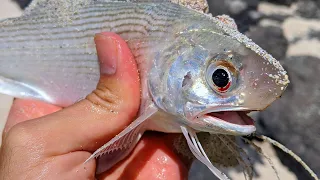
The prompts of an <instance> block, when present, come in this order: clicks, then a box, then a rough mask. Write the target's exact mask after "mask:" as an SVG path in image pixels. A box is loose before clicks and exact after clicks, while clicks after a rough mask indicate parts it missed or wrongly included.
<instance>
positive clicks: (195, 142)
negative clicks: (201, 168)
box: [181, 126, 229, 180]
mask: <svg viewBox="0 0 320 180" xmlns="http://www.w3.org/2000/svg"><path fill="white" fill-rule="evenodd" d="M181 131H182V133H183V135H184V137H185V138H186V140H187V143H188V146H189V148H190V150H191V152H192V154H193V155H194V156H195V157H196V158H197V159H198V160H199V161H201V162H202V163H203V164H205V165H206V166H207V167H208V168H209V169H210V171H211V172H212V173H213V174H214V175H215V176H216V177H217V178H219V179H220V180H228V179H229V178H228V177H227V176H226V175H225V174H223V173H222V172H221V171H220V170H219V169H217V168H216V167H214V166H213V164H212V163H211V162H210V160H209V158H208V157H207V155H206V153H205V152H204V150H203V148H202V145H201V143H200V141H199V139H198V137H197V134H196V132H195V131H194V130H193V129H190V128H187V127H185V126H181Z"/></svg>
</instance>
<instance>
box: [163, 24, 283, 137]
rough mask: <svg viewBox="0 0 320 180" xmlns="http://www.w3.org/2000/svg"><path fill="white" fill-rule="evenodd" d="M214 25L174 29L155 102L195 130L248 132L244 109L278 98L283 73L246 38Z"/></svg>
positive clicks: (250, 129) (250, 127)
mask: <svg viewBox="0 0 320 180" xmlns="http://www.w3.org/2000/svg"><path fill="white" fill-rule="evenodd" d="M213 28H215V27H213ZM213 28H208V27H207V26H205V27H204V26H200V27H199V26H197V27H196V28H195V27H193V28H191V29H188V30H187V31H186V32H183V33H180V34H179V37H177V39H180V40H179V41H180V43H177V44H179V45H178V46H179V47H177V48H175V49H178V50H177V51H178V52H177V55H176V56H175V57H174V58H175V59H174V61H173V62H172V63H171V64H170V65H169V68H168V69H169V70H168V71H167V75H166V80H165V81H164V82H163V83H164V84H163V87H165V88H164V90H163V92H165V93H164V94H162V96H161V98H160V100H159V99H158V100H157V102H158V103H157V104H160V106H161V107H162V109H164V110H165V111H167V112H171V113H172V114H177V115H178V116H179V117H180V120H179V121H180V123H183V124H186V125H188V126H189V127H192V128H194V129H195V130H197V131H201V132H209V133H220V134H231V135H247V134H251V133H253V132H254V131H255V130H256V128H255V126H254V121H253V120H252V119H251V118H250V117H249V116H247V113H248V112H250V111H260V110H263V109H265V108H266V107H267V106H269V105H270V104H271V103H272V102H273V101H275V100H276V99H277V98H279V97H280V96H281V94H282V93H283V92H284V90H285V88H286V87H287V84H288V83H289V80H288V76H287V74H286V71H285V70H284V69H283V68H282V66H281V65H280V63H279V62H278V61H277V60H275V59H274V58H272V56H271V55H269V54H267V53H266V52H265V51H263V50H262V49H261V48H260V47H258V46H257V45H255V44H254V43H253V42H252V41H250V40H249V39H246V41H247V42H241V41H239V39H237V38H235V37H234V36H231V35H229V34H226V33H225V32H223V31H216V30H212V29H213ZM237 33H239V32H237ZM240 35H241V34H240ZM241 36H242V37H241V38H245V36H244V35H241Z"/></svg>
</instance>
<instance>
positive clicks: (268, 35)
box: [247, 26, 288, 60]
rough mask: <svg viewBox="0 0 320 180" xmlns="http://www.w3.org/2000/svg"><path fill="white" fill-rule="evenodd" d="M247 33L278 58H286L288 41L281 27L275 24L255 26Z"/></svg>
mask: <svg viewBox="0 0 320 180" xmlns="http://www.w3.org/2000/svg"><path fill="white" fill-rule="evenodd" d="M247 35H248V37H249V38H251V39H252V40H253V42H255V43H256V44H258V45H259V46H261V47H262V48H263V49H265V50H266V51H267V52H268V53H270V54H272V56H274V57H275V58H276V59H278V60H280V59H284V57H285V55H286V51H287V48H288V42H287V40H286V38H285V37H284V35H283V31H282V29H281V28H279V27H274V26H268V27H255V28H252V29H250V31H249V32H248V33H247Z"/></svg>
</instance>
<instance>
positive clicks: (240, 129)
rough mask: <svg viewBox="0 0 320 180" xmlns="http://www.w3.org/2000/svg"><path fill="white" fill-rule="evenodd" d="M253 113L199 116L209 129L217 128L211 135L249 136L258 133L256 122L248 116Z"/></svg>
mask: <svg viewBox="0 0 320 180" xmlns="http://www.w3.org/2000/svg"><path fill="white" fill-rule="evenodd" d="M250 112H251V111H219V112H203V113H201V115H199V116H197V118H198V119H200V120H201V121H203V122H204V123H205V124H207V126H209V127H215V128H214V130H213V131H210V133H223V134H230V135H249V134H251V133H253V132H255V131H256V127H255V125H254V120H253V119H252V118H251V117H250V116H248V113H250Z"/></svg>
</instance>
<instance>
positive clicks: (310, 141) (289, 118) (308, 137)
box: [258, 56, 320, 180]
mask: <svg viewBox="0 0 320 180" xmlns="http://www.w3.org/2000/svg"><path fill="white" fill-rule="evenodd" d="M284 66H285V69H286V70H287V71H288V73H289V77H290V80H291V83H290V85H289V87H288V88H287V90H286V92H285V93H284V95H283V97H282V98H281V99H280V100H278V101H276V102H275V103H273V104H272V105H271V106H270V107H269V108H267V109H266V110H265V111H263V112H261V113H260V118H259V123H260V125H261V126H258V127H262V128H260V129H258V131H260V132H261V131H262V132H263V134H265V135H267V136H270V137H271V138H274V139H276V140H278V141H279V142H281V143H283V144H284V145H285V146H286V147H287V148H289V149H291V150H292V151H293V152H295V153H297V154H298V155H299V156H300V157H301V158H302V159H303V160H304V161H305V162H306V163H307V164H308V165H309V166H310V167H311V168H312V169H313V170H314V171H315V173H316V174H320V163H319V162H320V156H319V152H320V123H319V119H320V110H319V107H320V81H319V72H320V59H319V58H315V57H311V56H300V57H291V58H288V59H286V60H285V64H284ZM277 153H278V155H279V157H280V159H281V161H282V162H283V163H284V164H285V165H287V166H288V167H289V168H290V170H291V171H293V172H294V173H296V175H297V176H298V178H299V179H303V180H308V179H311V176H310V175H309V174H308V173H307V172H306V170H304V169H303V168H302V166H301V165H300V164H298V163H297V162H296V161H295V160H294V159H293V158H292V157H290V156H289V155H287V154H285V153H283V152H282V151H280V150H278V151H277Z"/></svg>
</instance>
